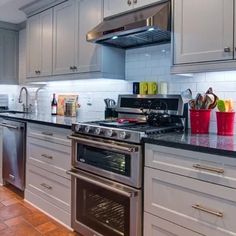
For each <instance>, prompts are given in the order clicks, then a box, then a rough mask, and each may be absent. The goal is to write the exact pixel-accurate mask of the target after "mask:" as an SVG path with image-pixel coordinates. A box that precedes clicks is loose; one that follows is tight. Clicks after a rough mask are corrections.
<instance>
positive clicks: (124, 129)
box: [72, 121, 183, 143]
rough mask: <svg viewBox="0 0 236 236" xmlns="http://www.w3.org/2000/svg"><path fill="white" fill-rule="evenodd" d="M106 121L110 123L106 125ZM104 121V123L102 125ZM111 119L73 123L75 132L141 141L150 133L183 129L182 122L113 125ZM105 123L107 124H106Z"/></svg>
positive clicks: (133, 141)
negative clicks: (161, 124) (159, 124)
mask: <svg viewBox="0 0 236 236" xmlns="http://www.w3.org/2000/svg"><path fill="white" fill-rule="evenodd" d="M105 122H107V123H108V125H107V126H106V124H105ZM101 123H102V125H101ZM110 123H111V121H96V122H88V123H76V124H72V130H73V132H74V134H85V135H90V136H97V137H101V138H109V139H112V140H119V141H126V142H132V143H140V142H141V140H142V138H143V137H146V136H147V135H149V134H159V133H165V132H171V131H177V130H180V129H183V126H182V125H180V124H168V125H167V126H161V127H155V126H150V125H149V124H147V123H144V124H134V123H123V124H122V123H117V122H115V121H114V124H113V125H112V126H111V124H110ZM104 124H105V125H104Z"/></svg>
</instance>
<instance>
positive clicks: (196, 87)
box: [126, 44, 236, 133]
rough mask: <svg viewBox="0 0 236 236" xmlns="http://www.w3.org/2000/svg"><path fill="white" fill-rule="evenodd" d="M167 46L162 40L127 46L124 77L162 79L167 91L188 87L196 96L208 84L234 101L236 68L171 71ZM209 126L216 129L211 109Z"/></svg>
mask: <svg viewBox="0 0 236 236" xmlns="http://www.w3.org/2000/svg"><path fill="white" fill-rule="evenodd" d="M170 49H171V48H170V44H165V45H158V46H151V47H144V48H138V49H130V50H127V51H126V79H127V80H128V81H130V82H131V81H146V80H153V81H156V82H157V83H158V82H160V81H166V82H167V83H168V91H169V93H170V94H180V93H181V92H182V91H184V90H186V89H188V88H190V89H191V90H192V92H193V95H194V96H196V94H197V93H198V92H200V93H204V92H205V91H206V90H207V89H208V88H209V87H213V90H214V91H215V93H216V94H217V95H218V96H219V97H220V98H222V99H224V98H232V99H233V100H234V101H236V71H227V72H212V73H199V74H193V75H192V76H190V77H189V76H180V75H171V74H170V66H171V52H170ZM235 108H236V104H235ZM210 130H211V132H216V118H215V112H212V117H211V127H210ZM235 131H236V124H235ZM235 133H236V132H235Z"/></svg>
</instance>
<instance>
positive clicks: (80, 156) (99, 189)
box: [68, 95, 185, 236]
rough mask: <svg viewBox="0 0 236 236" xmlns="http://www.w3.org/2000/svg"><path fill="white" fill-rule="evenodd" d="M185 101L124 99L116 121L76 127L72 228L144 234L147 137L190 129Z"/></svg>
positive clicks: (122, 235) (107, 234)
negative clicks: (144, 138)
mask: <svg viewBox="0 0 236 236" xmlns="http://www.w3.org/2000/svg"><path fill="white" fill-rule="evenodd" d="M183 110H184V109H183V102H182V98H181V96H175V95H168V96H161V95H157V96H137V95H120V96H119V99H118V106H117V111H118V118H117V119H115V120H105V121H95V122H89V123H76V124H73V125H72V130H73V133H72V135H71V136H69V138H70V139H71V140H72V169H71V170H70V171H68V173H69V174H71V176H72V227H73V228H74V229H75V230H76V231H77V232H79V233H81V234H83V235H86V236H102V235H103V236H111V235H112V236H118V235H119V236H140V235H142V224H141V222H142V179H143V152H142V138H143V137H145V136H146V135H148V134H149V133H161V132H168V131H173V130H183V129H184V121H185V120H184V118H183Z"/></svg>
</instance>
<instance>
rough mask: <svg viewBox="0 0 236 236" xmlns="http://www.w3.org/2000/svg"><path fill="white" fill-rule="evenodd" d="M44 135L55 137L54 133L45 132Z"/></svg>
mask: <svg viewBox="0 0 236 236" xmlns="http://www.w3.org/2000/svg"><path fill="white" fill-rule="evenodd" d="M42 134H43V135H47V136H53V133H50V132H45V131H43V132H42Z"/></svg>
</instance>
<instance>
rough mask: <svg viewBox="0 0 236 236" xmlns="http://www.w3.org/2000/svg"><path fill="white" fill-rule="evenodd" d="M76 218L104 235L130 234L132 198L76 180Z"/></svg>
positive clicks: (120, 235) (123, 235)
mask: <svg viewBox="0 0 236 236" xmlns="http://www.w3.org/2000/svg"><path fill="white" fill-rule="evenodd" d="M76 185H77V187H76V191H77V198H76V199H77V201H76V203H77V204H76V219H77V221H79V222H81V223H83V224H85V225H87V226H88V227H89V228H91V229H93V230H95V231H96V232H98V233H100V234H102V235H104V236H111V235H112V236H118V235H119V236H129V227H130V225H129V222H130V221H129V216H130V199H129V198H128V197H125V196H122V195H119V194H117V193H114V192H112V191H110V190H106V189H104V188H102V187H99V186H96V185H95V184H90V183H88V182H86V181H83V180H80V179H77V180H76Z"/></svg>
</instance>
